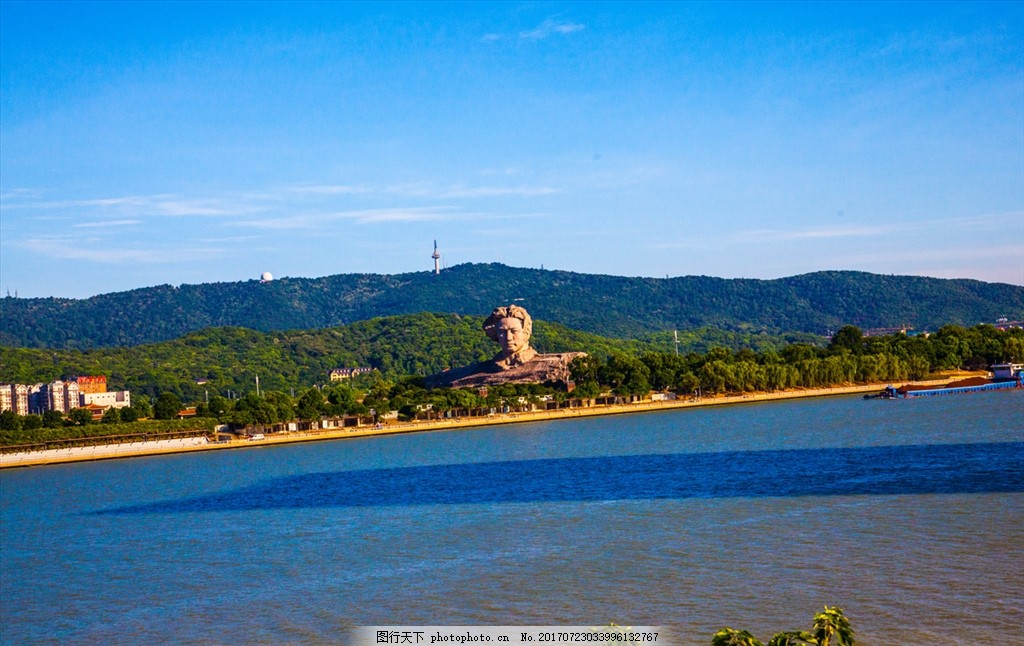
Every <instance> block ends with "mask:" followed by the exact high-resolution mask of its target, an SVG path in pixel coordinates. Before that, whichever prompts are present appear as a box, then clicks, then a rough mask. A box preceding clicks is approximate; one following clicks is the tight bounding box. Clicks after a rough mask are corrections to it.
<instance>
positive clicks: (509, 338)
mask: <svg viewBox="0 0 1024 646" xmlns="http://www.w3.org/2000/svg"><path fill="white" fill-rule="evenodd" d="M496 330H497V332H498V345H500V346H501V349H502V350H506V351H508V352H511V353H516V352H519V351H520V350H522V349H523V348H525V347H526V346H527V345H529V342H530V335H529V334H527V333H526V330H524V329H523V322H522V321H520V320H519V319H517V318H512V317H509V318H504V319H501V320H500V321H498V326H497V328H496Z"/></svg>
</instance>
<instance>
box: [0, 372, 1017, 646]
mask: <svg viewBox="0 0 1024 646" xmlns="http://www.w3.org/2000/svg"><path fill="white" fill-rule="evenodd" d="M1022 572H1024V396H1022V395H1021V393H1019V392H993V393H977V394H971V395H962V396H950V397H931V398H922V399H918V400H904V401H878V400H875V401H865V400H862V399H860V398H859V397H829V398H819V399H814V400H797V401H780V402H768V403H756V404H745V405H737V406H729V407H722V408H701V409H690V410H677V411H667V412H660V413H646V414H636V415H625V416H614V417H602V418H589V419H576V420H563V421H556V422H541V423H529V424H515V425H508V426H501V427H490V428H478V429H465V430H453V431H444V432H425V433H415V434H408V435H395V436H385V437H374V438H364V439H349V440H339V441H331V442H316V443H305V444H294V445H286V446H278V447H265V448H256V447H254V448H252V449H245V450H238V451H217V452H210V453H200V454H181V455H168V456H159V457H148V458H133V459H126V460H117V461H106V462H93V463H79V464H67V465H55V466H49V467H40V468H30V469H8V470H4V471H3V472H0V605H2V611H0V641H2V643H4V644H41V643H64V644H68V643H70V644H101V643H102V644H108V643H116V644H139V643H198V644H238V643H267V644H278V643H293V644H333V643H344V642H345V640H346V635H347V634H348V633H349V631H350V630H351V629H352V628H353V627H355V626H358V625H376V624H423V625H425V624H432V625H573V626H580V625H606V624H608V623H610V622H614V623H616V624H619V625H654V626H666V627H669V628H670V629H671V630H672V632H673V634H674V635H675V636H676V639H677V640H678V642H679V643H682V644H709V643H710V638H711V635H712V634H713V633H714V632H715V631H716V630H717V629H719V628H721V627H723V626H732V627H736V628H746V629H748V630H750V631H751V632H753V633H754V634H755V635H757V636H758V637H759V638H760V639H762V640H763V641H767V640H768V639H769V638H770V637H771V635H772V634H773V633H775V632H778V631H782V630H795V629H807V628H809V627H810V620H811V618H812V616H813V615H814V613H815V612H817V611H819V610H820V609H821V608H822V606H824V605H826V604H827V605H838V606H841V607H842V608H843V610H844V611H845V613H846V615H847V616H848V617H849V618H850V620H851V622H852V624H853V627H854V629H855V630H856V631H857V643H858V644H865V645H868V646H870V645H872V644H876V645H881V644H922V645H923V644H936V643H942V644H964V645H967V644H971V645H973V644H980V643H1000V644H1024V637H1021V634H1020V627H1021V626H1022V625H1024V592H1022V590H1024V575H1022Z"/></svg>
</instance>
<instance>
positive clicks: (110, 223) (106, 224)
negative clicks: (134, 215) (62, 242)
mask: <svg viewBox="0 0 1024 646" xmlns="http://www.w3.org/2000/svg"><path fill="white" fill-rule="evenodd" d="M135 224H142V220H101V221H99V222H79V223H78V224H72V225H71V226H72V227H74V228H76V229H107V228H111V227H127V226H132V225H135Z"/></svg>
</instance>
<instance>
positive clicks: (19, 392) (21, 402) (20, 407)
mask: <svg viewBox="0 0 1024 646" xmlns="http://www.w3.org/2000/svg"><path fill="white" fill-rule="evenodd" d="M32 388H33V387H32V386H26V385H25V384H13V385H12V387H11V404H12V405H13V406H14V408H13V410H14V412H15V413H17V414H18V415H28V413H29V406H28V396H29V394H30V393H31V392H32Z"/></svg>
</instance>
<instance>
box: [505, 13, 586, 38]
mask: <svg viewBox="0 0 1024 646" xmlns="http://www.w3.org/2000/svg"><path fill="white" fill-rule="evenodd" d="M584 29H586V25H581V24H579V23H575V22H560V21H558V20H555V19H553V18H548V19H547V20H545V21H544V22H542V23H541V24H540V25H538V26H537V27H536V28H534V29H531V30H529V31H521V32H519V37H520V38H521V39H523V40H543V39H544V38H547V37H548V36H552V35H555V34H559V35H565V34H571V33H573V32H577V31H583V30H584Z"/></svg>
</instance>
